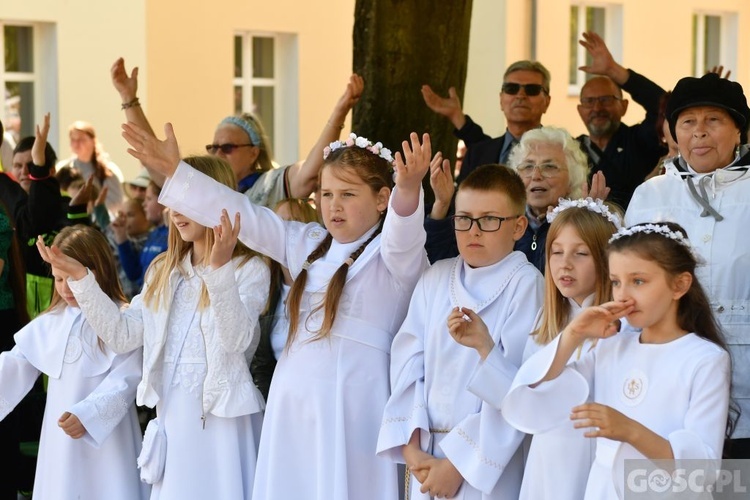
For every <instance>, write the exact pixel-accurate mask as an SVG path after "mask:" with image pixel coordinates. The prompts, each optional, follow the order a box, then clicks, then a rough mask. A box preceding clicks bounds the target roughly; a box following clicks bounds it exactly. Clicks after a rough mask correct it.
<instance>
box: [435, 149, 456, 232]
mask: <svg viewBox="0 0 750 500" xmlns="http://www.w3.org/2000/svg"><path fill="white" fill-rule="evenodd" d="M430 187H432V192H433V193H435V203H433V205H432V211H431V212H430V218H432V219H434V220H439V219H444V218H445V216H446V215H448V210H449V209H450V205H451V200H452V199H453V193H454V192H455V191H456V186H455V185H454V184H453V174H451V162H450V160H447V159H443V153H441V152H440V151H438V152H437V153H435V156H434V157H433V158H432V161H431V162H430Z"/></svg>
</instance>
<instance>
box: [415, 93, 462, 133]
mask: <svg viewBox="0 0 750 500" xmlns="http://www.w3.org/2000/svg"><path fill="white" fill-rule="evenodd" d="M421 92H422V99H424V103H425V104H426V105H427V107H428V108H430V109H431V110H432V111H434V112H435V113H437V114H439V115H443V116H444V117H446V118H448V119H449V120H450V121H451V123H453V126H454V127H456V128H459V129H460V128H461V127H463V126H464V125H465V124H466V115H464V111H463V108H462V107H461V100H460V99H459V98H458V94H457V93H456V88H455V87H451V88H449V89H448V97H441V96H439V95H438V94H436V93H435V91H434V90H432V87H430V86H429V85H422V88H421Z"/></svg>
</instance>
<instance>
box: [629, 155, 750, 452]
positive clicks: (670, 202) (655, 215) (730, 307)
mask: <svg viewBox="0 0 750 500" xmlns="http://www.w3.org/2000/svg"><path fill="white" fill-rule="evenodd" d="M747 148H748V146H747V145H745V146H743V147H742V154H746V153H747V150H748V149H747ZM747 158H748V157H747V155H746V156H745V161H744V162H740V163H746V162H747ZM675 161H678V160H675V159H673V160H672V161H670V162H668V163H667V165H666V173H665V174H664V175H658V176H656V177H653V178H652V179H649V180H648V181H646V182H644V183H643V184H641V185H640V186H638V188H637V189H636V190H635V192H634V193H633V199H632V200H631V201H630V205H628V211H627V213H626V214H625V223H626V224H627V225H628V226H631V225H633V224H638V223H641V222H656V221H672V222H677V223H678V224H680V225H681V226H682V227H683V228H685V230H686V231H687V234H688V238H689V239H690V244H691V245H692V246H693V248H694V249H695V250H696V252H697V253H698V254H699V255H700V256H701V257H702V259H703V260H704V263H703V264H702V265H699V266H698V267H697V268H696V269H695V275H696V276H697V277H698V281H700V283H701V285H702V286H703V288H704V289H705V291H706V293H707V294H708V298H709V300H710V301H711V308H712V309H713V312H714V315H715V316H716V319H717V320H719V322H720V323H721V327H722V330H723V332H724V335H725V336H726V342H727V345H728V346H729V352H730V353H732V370H733V378H732V398H733V399H734V400H735V401H736V402H737V404H738V405H739V406H740V409H741V414H740V418H739V420H738V422H737V427H736V428H735V430H734V434H733V435H732V438H750V279H748V275H749V274H750V245H748V238H747V231H748V228H750V170H747V171H745V172H742V171H731V170H727V169H723V168H721V169H718V170H716V171H715V172H714V173H713V174H712V175H709V176H704V175H695V176H693V177H691V178H690V179H684V178H682V177H681V174H680V172H679V171H678V170H677V168H676V167H675V165H674V162H675ZM683 175H684V174H683ZM688 182H692V183H693V184H695V185H696V190H697V191H700V190H701V187H700V185H699V184H704V189H706V192H707V195H708V198H709V199H710V205H711V206H712V207H713V208H714V209H715V210H716V211H718V212H719V213H720V214H721V215H722V217H724V220H721V221H717V220H716V219H715V218H714V217H712V216H710V215H707V216H704V215H703V208H702V207H701V206H700V205H699V204H698V202H697V201H696V200H695V199H694V198H693V196H692V195H691V194H690V190H689V189H688Z"/></svg>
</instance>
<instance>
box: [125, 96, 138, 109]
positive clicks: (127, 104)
mask: <svg viewBox="0 0 750 500" xmlns="http://www.w3.org/2000/svg"><path fill="white" fill-rule="evenodd" d="M140 105H141V103H140V101H139V100H138V98H137V97H134V98H133V100H132V101H130V102H124V103H122V106H120V109H122V110H125V109H128V108H132V107H134V106H140Z"/></svg>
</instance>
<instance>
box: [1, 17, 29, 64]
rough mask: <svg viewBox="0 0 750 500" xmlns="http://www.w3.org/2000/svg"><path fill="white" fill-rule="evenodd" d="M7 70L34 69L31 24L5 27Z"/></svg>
mask: <svg viewBox="0 0 750 500" xmlns="http://www.w3.org/2000/svg"><path fill="white" fill-rule="evenodd" d="M5 71H9V72H18V73H32V72H33V71H34V44H33V30H32V28H31V27H30V26H6V27H5Z"/></svg>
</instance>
